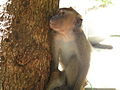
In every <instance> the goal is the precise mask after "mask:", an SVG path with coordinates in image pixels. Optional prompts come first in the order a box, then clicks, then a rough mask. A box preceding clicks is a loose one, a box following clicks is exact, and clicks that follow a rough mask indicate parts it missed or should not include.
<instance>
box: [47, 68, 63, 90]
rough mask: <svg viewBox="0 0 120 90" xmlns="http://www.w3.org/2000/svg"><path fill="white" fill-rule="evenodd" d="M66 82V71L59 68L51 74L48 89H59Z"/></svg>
mask: <svg viewBox="0 0 120 90" xmlns="http://www.w3.org/2000/svg"><path fill="white" fill-rule="evenodd" d="M64 84H65V76H64V72H60V71H59V70H57V71H55V72H53V73H52V75H51V79H50V81H49V83H48V86H47V89H46V90H59V89H56V88H59V87H61V86H63V85H64Z"/></svg>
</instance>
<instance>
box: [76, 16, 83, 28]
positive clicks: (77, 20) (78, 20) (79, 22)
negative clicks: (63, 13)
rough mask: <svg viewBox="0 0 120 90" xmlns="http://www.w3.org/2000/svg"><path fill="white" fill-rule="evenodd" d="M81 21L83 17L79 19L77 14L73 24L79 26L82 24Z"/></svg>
mask: <svg viewBox="0 0 120 90" xmlns="http://www.w3.org/2000/svg"><path fill="white" fill-rule="evenodd" d="M82 21H83V19H81V18H80V17H79V16H78V17H76V19H75V25H76V26H77V27H80V26H81V25H82Z"/></svg>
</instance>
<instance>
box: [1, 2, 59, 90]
mask: <svg viewBox="0 0 120 90" xmlns="http://www.w3.org/2000/svg"><path fill="white" fill-rule="evenodd" d="M58 6H59V0H12V3H11V4H10V5H8V12H9V14H11V15H13V19H12V24H11V27H10V28H9V29H8V30H9V32H12V33H8V38H5V39H4V40H2V43H1V45H2V53H1V61H2V62H0V65H1V71H0V78H1V80H0V90H44V87H45V84H46V82H47V80H48V77H49V70H50V61H51V55H50V43H49V40H48V38H49V37H48V33H49V25H48V21H49V19H50V17H51V16H52V15H53V13H54V12H55V11H56V10H57V9H58Z"/></svg>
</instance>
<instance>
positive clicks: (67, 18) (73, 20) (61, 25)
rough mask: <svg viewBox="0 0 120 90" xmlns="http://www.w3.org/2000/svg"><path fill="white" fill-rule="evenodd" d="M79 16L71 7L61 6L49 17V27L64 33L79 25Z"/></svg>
mask: <svg viewBox="0 0 120 90" xmlns="http://www.w3.org/2000/svg"><path fill="white" fill-rule="evenodd" d="M81 21H82V19H81V16H80V15H79V14H78V13H77V12H76V11H75V10H74V9H72V8H61V9H59V11H58V13H57V14H56V15H55V16H53V17H52V18H51V19H50V27H51V28H52V29H53V30H55V31H57V32H59V33H66V32H68V31H70V30H73V28H75V27H76V26H77V27H79V26H81V23H82V22H81Z"/></svg>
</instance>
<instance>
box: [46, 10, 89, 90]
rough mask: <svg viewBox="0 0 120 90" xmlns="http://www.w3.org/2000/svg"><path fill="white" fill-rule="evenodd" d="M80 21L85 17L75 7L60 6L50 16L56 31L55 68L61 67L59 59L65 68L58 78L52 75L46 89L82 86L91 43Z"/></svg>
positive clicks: (69, 89) (79, 88)
mask: <svg viewBox="0 0 120 90" xmlns="http://www.w3.org/2000/svg"><path fill="white" fill-rule="evenodd" d="M81 25H82V17H81V15H80V14H79V13H77V12H76V11H75V10H74V9H73V8H62V9H59V11H58V13H57V15H55V16H53V17H52V18H51V20H50V27H51V28H52V29H53V30H54V31H55V32H56V33H55V34H54V36H53V39H54V40H53V47H52V53H53V59H54V60H53V66H52V67H53V69H52V72H55V71H56V70H58V63H59V62H60V63H62V66H63V71H62V72H59V77H58V78H56V79H50V82H49V85H48V87H47V90H82V88H83V85H84V83H85V79H86V75H87V72H88V69H89V64H90V52H91V47H90V44H89V42H88V40H87V39H86V37H85V34H84V32H83V30H82V29H81ZM51 78H52V76H51ZM63 86H64V87H63ZM58 87H59V88H58ZM61 87H62V89H60V88H61ZM56 88H57V89H56ZM63 88H64V89H63Z"/></svg>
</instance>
